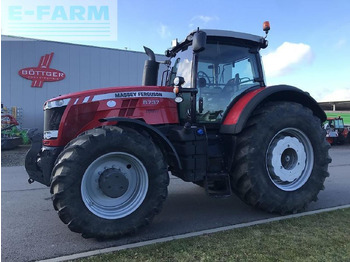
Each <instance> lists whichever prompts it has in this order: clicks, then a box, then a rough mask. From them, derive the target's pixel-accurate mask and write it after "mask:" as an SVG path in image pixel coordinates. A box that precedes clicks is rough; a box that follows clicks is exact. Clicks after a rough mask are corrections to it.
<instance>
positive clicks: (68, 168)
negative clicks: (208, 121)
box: [51, 126, 169, 238]
mask: <svg viewBox="0 0 350 262" xmlns="http://www.w3.org/2000/svg"><path fill="white" fill-rule="evenodd" d="M168 184H169V176H168V172H167V165H166V162H165V160H164V157H163V155H162V152H161V151H160V149H159V148H158V147H157V146H156V145H155V144H154V143H153V141H152V140H151V138H150V137H147V136H144V135H141V134H140V133H139V132H136V131H135V130H133V129H129V128H126V127H114V126H113V127H111V126H108V127H102V128H96V129H93V130H90V131H88V132H85V133H84V134H82V135H81V136H79V137H77V138H75V139H74V140H72V141H71V142H70V143H69V144H68V145H67V146H66V147H65V149H64V150H63V152H62V153H61V154H60V155H59V157H58V159H57V162H56V165H55V167H54V169H53V179H52V183H51V193H52V199H53V205H54V207H55V209H56V210H57V212H58V215H59V217H60V219H61V220H62V221H63V222H64V223H66V224H68V227H69V228H70V229H71V230H72V231H74V232H78V233H81V234H82V235H83V236H84V237H96V238H112V237H119V236H122V235H125V234H128V233H132V232H134V231H136V230H137V229H139V228H141V227H143V226H144V225H147V224H148V223H149V222H150V221H151V220H152V218H153V217H154V215H155V214H157V213H158V212H159V211H160V209H161V206H162V203H163V201H164V200H165V198H166V196H167V186H168Z"/></svg>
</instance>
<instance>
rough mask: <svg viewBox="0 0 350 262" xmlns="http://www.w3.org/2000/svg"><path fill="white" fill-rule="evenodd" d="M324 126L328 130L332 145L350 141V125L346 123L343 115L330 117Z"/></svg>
mask: <svg viewBox="0 0 350 262" xmlns="http://www.w3.org/2000/svg"><path fill="white" fill-rule="evenodd" d="M323 127H324V129H326V132H327V133H326V138H327V141H328V143H330V144H331V145H334V144H344V143H346V142H347V143H350V132H349V129H348V127H346V126H345V125H344V120H343V118H342V117H341V116H338V117H328V118H327V121H326V122H325V123H324V125H323Z"/></svg>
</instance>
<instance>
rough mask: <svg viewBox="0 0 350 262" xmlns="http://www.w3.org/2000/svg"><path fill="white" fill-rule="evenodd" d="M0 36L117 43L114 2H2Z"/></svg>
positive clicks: (65, 0) (12, 0) (22, 0)
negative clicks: (0, 30) (0, 34)
mask: <svg viewBox="0 0 350 262" xmlns="http://www.w3.org/2000/svg"><path fill="white" fill-rule="evenodd" d="M1 12H2V14H1V16H2V28H1V29H2V34H3V35H11V36H21V37H28V38H36V39H46V40H56V41H60V40H64V41H67V40H73V41H75V40H87V41H99V40H100V41H106V40H107V41H108V40H109V41H113V40H114V41H115V40H117V0H99V1H94V0H69V1H67V0H62V1H50V0H3V1H2V11H1Z"/></svg>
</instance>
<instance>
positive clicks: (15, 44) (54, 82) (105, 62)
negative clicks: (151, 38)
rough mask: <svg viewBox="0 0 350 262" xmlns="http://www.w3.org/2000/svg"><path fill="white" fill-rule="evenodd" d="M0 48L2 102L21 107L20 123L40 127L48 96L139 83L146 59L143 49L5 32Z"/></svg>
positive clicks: (7, 105)
mask: <svg viewBox="0 0 350 262" xmlns="http://www.w3.org/2000/svg"><path fill="white" fill-rule="evenodd" d="M1 48H2V56H1V104H2V105H3V106H4V107H6V108H13V107H14V108H18V109H20V112H21V117H20V118H21V119H20V122H21V127H23V128H37V129H38V130H39V131H42V129H43V104H44V102H45V101H46V100H48V99H50V98H53V97H56V96H59V95H63V94H67V93H72V92H77V91H83V90H88V89H95V88H102V87H113V86H131V85H141V82H142V74H143V65H144V61H145V60H146V59H148V57H147V55H146V54H144V53H142V52H135V51H127V50H119V49H111V48H99V47H93V46H83V45H76V44H68V43H60V42H51V41H42V40H33V39H25V38H17V37H9V36H2V37H1ZM156 58H157V60H158V61H161V60H164V59H165V57H164V56H161V55H157V56H156ZM163 69H164V68H163ZM164 70H165V69H164ZM161 71H162V69H161V70H160V73H159V76H161Z"/></svg>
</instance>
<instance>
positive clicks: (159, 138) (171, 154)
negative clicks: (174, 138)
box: [100, 117, 182, 170]
mask: <svg viewBox="0 0 350 262" xmlns="http://www.w3.org/2000/svg"><path fill="white" fill-rule="evenodd" d="M100 122H102V123H103V122H114V123H113V124H115V123H116V124H115V125H123V126H128V127H131V128H134V129H135V130H145V131H146V132H147V133H148V134H149V135H150V136H151V137H152V139H153V140H154V141H155V142H156V144H157V145H158V146H159V147H160V148H161V150H162V151H163V152H165V153H166V157H167V160H168V164H169V166H170V167H173V168H175V169H180V170H181V169H182V165H181V162H180V158H179V155H178V154H177V152H176V150H175V148H174V146H173V145H172V143H171V142H170V141H169V139H168V138H167V137H166V136H165V135H164V134H163V133H162V132H161V131H159V130H158V129H157V128H155V127H153V126H151V125H149V124H147V123H145V122H143V121H140V120H137V119H130V118H123V117H111V118H103V119H100Z"/></svg>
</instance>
